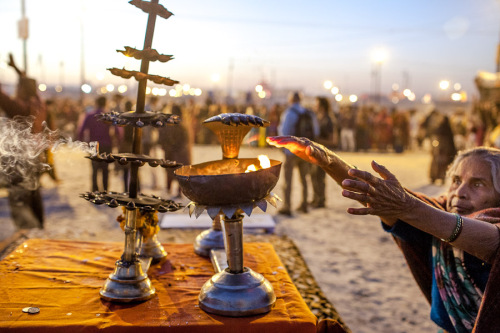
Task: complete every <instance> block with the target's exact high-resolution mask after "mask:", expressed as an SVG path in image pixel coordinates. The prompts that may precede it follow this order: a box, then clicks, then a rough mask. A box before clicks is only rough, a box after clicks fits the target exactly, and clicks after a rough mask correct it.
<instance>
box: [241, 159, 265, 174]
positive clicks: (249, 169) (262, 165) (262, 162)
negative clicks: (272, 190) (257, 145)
mask: <svg viewBox="0 0 500 333" xmlns="http://www.w3.org/2000/svg"><path fill="white" fill-rule="evenodd" d="M257 158H258V159H259V163H260V168H258V169H257V167H256V166H255V164H250V165H249V166H248V167H247V169H246V170H245V173H249V172H254V171H257V170H260V169H268V168H270V167H271V160H269V157H267V156H266V155H259V156H257Z"/></svg>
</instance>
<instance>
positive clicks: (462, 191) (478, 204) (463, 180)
mask: <svg viewBox="0 0 500 333" xmlns="http://www.w3.org/2000/svg"><path fill="white" fill-rule="evenodd" d="M499 206H500V194H499V193H497V191H495V188H494V187H493V178H492V176H491V167H490V164H489V163H488V162H486V161H484V160H481V159H477V158H474V157H467V158H466V159H464V160H463V161H462V162H461V163H460V164H459V165H458V168H457V170H456V171H455V173H454V174H452V175H451V185H450V188H449V189H448V202H447V203H446V208H447V210H448V211H449V212H452V213H458V214H460V215H468V214H471V213H474V212H477V211H479V210H482V209H485V208H492V207H499Z"/></svg>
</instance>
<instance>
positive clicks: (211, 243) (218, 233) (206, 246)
mask: <svg viewBox="0 0 500 333" xmlns="http://www.w3.org/2000/svg"><path fill="white" fill-rule="evenodd" d="M220 220H221V215H217V216H216V217H215V218H214V219H213V220H212V227H211V228H210V229H207V230H204V231H202V232H201V233H200V234H199V235H198V236H196V239H195V241H194V252H195V253H196V254H197V255H199V256H202V257H209V256H210V251H211V250H212V249H223V248H224V233H223V231H222V226H221V223H220Z"/></svg>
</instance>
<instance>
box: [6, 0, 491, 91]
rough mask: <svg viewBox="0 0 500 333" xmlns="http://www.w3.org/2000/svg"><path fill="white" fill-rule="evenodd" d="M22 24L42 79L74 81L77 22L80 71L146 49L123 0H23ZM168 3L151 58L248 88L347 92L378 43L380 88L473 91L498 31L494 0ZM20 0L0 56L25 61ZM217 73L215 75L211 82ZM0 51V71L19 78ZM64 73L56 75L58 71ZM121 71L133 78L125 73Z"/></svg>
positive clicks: (176, 74)
mask: <svg viewBox="0 0 500 333" xmlns="http://www.w3.org/2000/svg"><path fill="white" fill-rule="evenodd" d="M25 3H26V16H27V17H28V19H29V22H30V24H29V28H30V29H29V30H30V36H29V39H28V42H27V50H28V73H29V74H30V75H32V76H34V77H36V78H37V79H38V80H39V81H46V82H47V83H49V84H58V83H64V84H70V83H71V84H73V83H74V84H77V83H79V82H80V54H81V41H82V38H81V28H80V26H81V24H80V22H83V45H84V54H85V73H86V78H87V79H88V80H89V81H91V82H98V76H99V75H103V74H104V81H106V82H107V81H112V82H113V83H123V82H125V80H122V79H119V78H115V77H113V76H112V75H111V74H110V73H109V72H108V71H106V68H110V67H119V68H120V67H123V66H126V68H127V69H132V70H138V69H139V66H140V63H139V61H137V60H134V59H130V58H126V57H125V56H123V55H122V54H121V53H117V52H116V50H117V49H123V47H124V46H132V47H136V48H138V49H142V47H143V43H144V34H145V30H146V22H147V15H146V14H145V13H143V12H142V11H141V10H139V9H137V8H136V7H134V6H132V5H130V4H128V1H125V0H85V1H81V0H66V1H62V0H45V1H40V0H38V1H37V0H25ZM160 4H162V5H163V6H165V7H166V8H167V9H168V10H170V11H171V12H173V13H174V16H172V17H171V18H170V19H168V20H164V19H161V18H159V19H158V20H157V24H156V30H155V35H154V39H153V48H155V49H157V50H158V51H159V52H160V53H163V54H172V55H174V56H175V60H172V61H170V62H168V63H166V64H164V63H155V64H151V66H150V73H151V74H159V75H162V76H167V77H171V78H172V79H176V80H179V81H181V83H190V84H191V85H192V86H197V87H201V88H205V89H207V88H214V87H216V88H222V89H226V88H227V87H228V77H229V75H228V73H229V68H230V66H232V68H233V69H232V78H233V80H232V82H233V83H232V86H233V88H234V89H235V90H236V89H252V87H254V86H255V85H256V84H257V83H258V82H259V81H261V80H266V81H268V82H269V83H271V84H273V85H275V86H278V87H280V88H302V89H304V90H305V91H306V92H311V93H316V92H321V91H324V89H323V87H322V85H323V82H324V81H325V80H327V79H329V80H332V81H333V82H334V84H336V85H338V86H339V87H340V89H341V91H343V92H345V93H348V94H350V93H355V94H359V93H362V92H369V91H370V89H371V87H372V84H373V81H372V76H371V72H372V70H373V68H374V62H373V60H372V52H373V50H375V49H377V48H384V49H385V50H386V52H387V59H386V60H385V61H384V63H383V64H382V66H381V71H382V89H383V90H384V91H389V89H390V87H391V86H392V84H393V83H398V84H399V85H400V86H401V87H403V86H404V87H405V88H406V87H409V88H411V89H412V90H414V91H415V92H416V93H417V98H418V97H419V96H421V95H422V94H424V93H427V92H429V93H433V94H435V93H437V92H438V83H439V81H440V80H442V79H448V80H450V81H451V82H452V83H455V82H458V83H460V84H461V85H462V87H463V88H464V89H465V90H466V91H468V92H469V93H473V94H475V93H476V89H475V86H474V83H473V80H474V77H475V75H476V74H477V72H478V71H480V70H485V71H489V72H493V71H495V69H496V65H495V61H496V60H495V57H496V49H497V45H498V42H499V34H500V3H499V1H498V0H497V1H495V0H468V1H466V0H437V1H430V0H419V1H416V0H400V1H386V0H366V1H360V0H350V1H346V0H344V1H334V0H308V1H297V0H290V1H283V0H271V1H270V0H265V1H264V0H253V1H241V0H232V1H229V0H212V1H206V0H191V1H186V0H183V1H181V0H172V1H166V0H165V1H162V0H160ZM20 17H21V0H0V31H1V32H0V45H1V47H0V59H1V60H2V61H5V60H6V59H7V55H8V53H9V52H12V53H14V55H15V58H16V60H17V62H18V63H20V64H22V41H21V40H20V39H18V36H17V21H18V20H19V19H20ZM213 74H219V75H220V81H219V82H217V83H213V82H212V81H211V77H212V75H213ZM15 80H16V76H15V75H14V73H13V71H12V70H11V69H10V68H6V67H5V64H1V63H0V82H7V83H12V82H15ZM61 81H62V82H61ZM129 83H133V84H135V81H134V82H131V81H129Z"/></svg>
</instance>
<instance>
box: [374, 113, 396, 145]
mask: <svg viewBox="0 0 500 333" xmlns="http://www.w3.org/2000/svg"><path fill="white" fill-rule="evenodd" d="M392 129H393V124H392V117H391V115H390V114H389V111H388V110H387V108H386V107H382V108H381V109H380V111H379V112H378V114H377V115H375V117H374V118H373V131H374V143H375V145H376V147H377V149H378V150H380V151H382V152H385V151H387V149H388V148H389V146H390V145H391V144H392Z"/></svg>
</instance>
